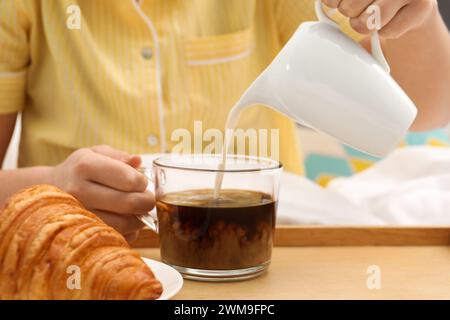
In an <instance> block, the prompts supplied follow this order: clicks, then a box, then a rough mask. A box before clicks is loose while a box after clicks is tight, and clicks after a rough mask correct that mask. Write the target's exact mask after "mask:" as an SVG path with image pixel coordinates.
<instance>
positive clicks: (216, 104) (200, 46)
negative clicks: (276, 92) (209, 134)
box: [184, 28, 258, 129]
mask: <svg viewBox="0 0 450 320" xmlns="http://www.w3.org/2000/svg"><path fill="white" fill-rule="evenodd" d="M254 39H255V38H254V34H253V28H248V29H245V30H242V31H238V32H233V33H227V34H220V35H214V36H207V37H202V38H195V39H188V40H185V41H184V63H185V68H184V69H185V70H186V73H187V74H186V80H187V88H188V90H187V92H188V96H189V99H188V101H189V105H190V106H189V108H190V110H191V112H190V116H189V117H190V120H189V121H190V122H193V121H195V120H198V119H201V120H202V122H203V126H204V128H217V129H222V128H223V126H224V124H225V119H226V117H227V114H228V112H229V110H230V109H231V107H232V106H233V104H234V103H236V101H237V100H238V99H239V97H240V96H241V95H242V93H243V92H244V90H245V89H246V88H247V87H248V86H249V85H250V84H251V82H252V81H253V79H254V78H256V76H257V74H258V72H257V71H256V68H255V63H254V58H255V56H254V54H255V40H254Z"/></svg>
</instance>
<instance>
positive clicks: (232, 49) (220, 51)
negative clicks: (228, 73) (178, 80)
mask: <svg viewBox="0 0 450 320" xmlns="http://www.w3.org/2000/svg"><path fill="white" fill-rule="evenodd" d="M252 30H253V29H252V28H249V29H247V30H243V31H239V32H234V33H230V34H221V35H215V36H209V37H202V38H197V39H191V40H186V41H185V45H184V49H185V59H186V63H187V65H188V66H207V65H215V64H223V63H229V62H233V61H238V60H241V59H245V58H247V57H248V56H250V55H251V53H252V51H253V49H254V41H253V32H252Z"/></svg>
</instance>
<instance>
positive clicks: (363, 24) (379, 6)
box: [350, 0, 409, 34]
mask: <svg viewBox="0 0 450 320" xmlns="http://www.w3.org/2000/svg"><path fill="white" fill-rule="evenodd" d="M408 2H409V0H397V1H392V0H376V1H375V2H373V3H372V4H371V5H370V6H369V8H370V7H373V8H375V11H369V10H367V9H366V10H364V11H363V13H362V14H361V15H359V16H358V17H355V18H351V19H350V25H351V26H352V28H353V29H354V30H355V31H356V32H358V33H361V34H370V33H372V32H373V31H374V30H373V29H372V28H371V27H372V26H371V25H370V24H369V23H368V21H369V19H370V20H374V19H375V21H376V22H377V23H379V24H380V25H379V26H376V27H377V28H378V29H381V28H383V27H384V26H385V25H387V24H388V23H389V22H390V21H391V20H392V19H393V18H394V17H395V15H396V14H397V13H398V12H399V11H400V9H401V8H403V7H404V6H405V5H406V4H407V3H408ZM378 14H379V16H378ZM378 20H379V21H378Z"/></svg>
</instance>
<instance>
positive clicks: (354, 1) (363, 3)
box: [338, 0, 375, 18]
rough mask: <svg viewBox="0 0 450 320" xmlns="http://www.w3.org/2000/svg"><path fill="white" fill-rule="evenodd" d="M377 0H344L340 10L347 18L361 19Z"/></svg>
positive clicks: (339, 7)
mask: <svg viewBox="0 0 450 320" xmlns="http://www.w3.org/2000/svg"><path fill="white" fill-rule="evenodd" d="M374 1H375V0H342V1H341V2H340V3H339V6H338V10H339V12H340V13H342V14H343V15H344V16H345V17H348V18H356V17H359V16H360V15H361V14H362V13H363V12H364V10H366V9H367V7H369V6H370V5H371V4H372V3H373V2H374Z"/></svg>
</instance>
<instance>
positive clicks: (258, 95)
mask: <svg viewBox="0 0 450 320" xmlns="http://www.w3.org/2000/svg"><path fill="white" fill-rule="evenodd" d="M274 85H275V84H274V83H271V81H270V77H268V76H267V75H266V74H265V73H262V74H261V75H260V76H259V77H258V78H257V79H256V80H255V81H254V82H253V83H252V84H251V85H250V87H249V88H248V89H247V90H246V91H245V93H244V94H243V95H242V97H241V99H240V100H239V101H238V103H237V107H238V108H239V109H243V108H245V107H249V106H252V105H256V104H262V105H264V106H266V107H269V108H271V109H274V110H277V111H280V112H283V111H284V107H283V104H282V100H281V99H280V97H279V96H278V94H277V92H278V91H277V90H275V88H276V87H274Z"/></svg>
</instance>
